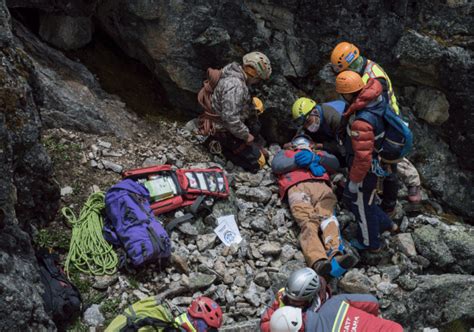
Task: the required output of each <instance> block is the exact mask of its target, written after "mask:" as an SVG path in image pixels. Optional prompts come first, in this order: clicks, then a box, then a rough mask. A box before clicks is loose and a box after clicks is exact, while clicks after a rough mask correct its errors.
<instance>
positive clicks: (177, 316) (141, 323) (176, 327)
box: [105, 296, 223, 332]
mask: <svg viewBox="0 0 474 332" xmlns="http://www.w3.org/2000/svg"><path fill="white" fill-rule="evenodd" d="M174 311H177V310H173V308H172V307H171V306H170V305H169V304H168V303H167V302H165V303H162V304H159V303H158V302H157V299H156V297H154V296H152V297H148V298H145V299H143V300H140V301H138V302H136V303H134V304H133V305H131V306H130V307H129V308H127V309H125V311H124V313H123V314H122V315H119V316H117V317H116V318H115V319H114V320H113V321H112V322H111V323H110V324H109V326H107V328H106V329H105V332H134V331H141V332H146V331H163V332H164V331H177V332H212V331H218V329H219V328H220V327H221V326H222V321H223V317H222V309H221V307H220V306H219V305H218V304H217V303H216V302H215V301H213V300H212V299H210V298H208V297H205V296H200V297H198V298H196V299H194V300H193V301H192V302H191V304H190V305H189V307H188V309H187V310H186V311H185V312H183V313H180V312H176V313H175V312H174Z"/></svg>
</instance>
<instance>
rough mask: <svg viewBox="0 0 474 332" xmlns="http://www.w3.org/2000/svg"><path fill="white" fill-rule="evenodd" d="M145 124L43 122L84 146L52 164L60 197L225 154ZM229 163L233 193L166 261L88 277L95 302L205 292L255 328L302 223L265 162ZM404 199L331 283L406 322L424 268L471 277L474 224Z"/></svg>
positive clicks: (176, 242) (194, 225)
mask: <svg viewBox="0 0 474 332" xmlns="http://www.w3.org/2000/svg"><path fill="white" fill-rule="evenodd" d="M144 126H147V127H146V128H148V131H144V132H143V133H142V134H141V135H140V137H137V138H134V139H129V140H118V139H116V138H114V137H100V136H95V135H89V134H83V133H77V132H71V131H65V130H49V131H47V132H46V136H45V137H46V138H48V139H53V140H58V141H59V140H61V139H63V143H64V144H65V145H68V144H72V143H73V142H74V144H80V146H81V148H82V149H81V150H82V151H86V153H85V156H86V159H87V160H86V161H85V162H83V163H78V164H75V165H74V168H73V169H72V168H71V165H70V163H69V164H68V163H61V164H59V163H56V165H55V167H56V173H57V177H58V179H59V181H60V184H61V185H62V186H65V185H66V184H68V183H69V184H70V183H75V187H77V190H78V192H76V191H74V192H73V193H72V194H70V195H68V196H64V197H63V201H64V204H65V205H69V206H72V207H73V208H74V209H76V210H78V209H79V208H80V207H81V205H82V204H83V203H84V201H85V198H86V197H87V195H88V194H90V193H91V192H92V190H93V187H94V186H95V188H96V189H97V186H98V187H100V189H102V190H107V189H108V188H109V187H110V186H111V185H113V184H114V183H116V182H117V181H118V180H119V179H120V176H119V175H118V174H117V173H118V172H120V170H122V169H130V168H137V167H142V166H149V165H153V164H160V163H163V162H168V163H172V164H175V165H180V166H182V167H194V166H198V167H202V166H204V167H205V166H210V165H216V164H219V163H222V164H221V166H223V167H226V162H225V161H223V159H222V157H220V156H212V155H209V154H208V153H207V152H206V151H205V150H204V149H203V148H202V147H201V146H200V145H199V144H197V143H196V141H195V140H194V138H193V137H192V136H186V137H183V136H182V135H181V133H182V132H181V130H180V129H179V126H178V125H177V124H167V123H163V122H161V123H159V124H158V125H157V124H152V123H147V124H146V125H145V124H144ZM156 126H158V127H159V130H157V128H156ZM157 133H159V139H158V137H156V135H157ZM277 150H278V149H277V148H276V147H275V146H272V147H271V148H270V151H277ZM53 158H54V155H53ZM100 165H102V166H103V167H100ZM111 165H114V166H111ZM226 169H227V168H226ZM227 170H228V177H229V180H230V186H231V190H232V194H231V196H230V197H229V199H228V200H226V201H217V202H215V204H214V205H213V207H212V209H211V211H209V212H203V213H202V214H200V215H199V217H198V218H197V219H196V220H192V221H191V222H187V223H184V224H182V225H180V226H179V227H178V228H177V229H175V231H174V232H172V234H171V240H172V245H173V248H174V252H173V256H172V258H171V260H170V262H169V263H168V265H161V266H160V265H158V264H152V265H150V266H148V267H147V268H145V269H143V270H140V271H135V272H126V271H120V272H118V273H117V275H115V276H112V277H95V278H91V279H92V281H93V288H94V289H96V290H98V291H99V292H100V293H101V294H103V295H105V296H104V298H105V299H107V300H102V302H99V303H95V304H98V305H102V306H103V304H104V301H110V300H111V299H116V300H117V301H116V303H117V304H116V306H117V308H116V312H120V311H121V310H122V309H124V308H125V307H126V306H127V305H129V304H131V303H133V302H134V301H136V300H138V299H141V298H144V297H146V296H150V295H157V296H158V297H159V298H160V299H163V300H169V301H170V302H171V303H172V304H173V305H176V306H178V307H181V308H183V309H184V308H185V307H186V306H187V305H188V304H189V303H190V301H191V299H192V297H193V296H198V295H207V296H210V297H212V298H213V299H215V300H216V301H217V302H218V303H220V304H221V305H222V308H223V310H224V313H225V326H226V328H225V329H224V330H225V331H237V327H239V328H240V326H241V325H240V324H244V325H245V326H242V327H241V328H242V331H245V330H246V329H247V330H248V331H254V330H255V329H256V327H255V326H256V325H255V324H256V323H257V322H258V320H256V319H257V318H258V317H259V316H260V314H261V312H262V311H263V310H264V309H265V307H266V305H267V304H268V303H269V301H270V300H271V299H272V296H273V294H274V292H275V291H277V290H278V289H279V288H281V287H283V286H284V284H285V281H286V279H287V278H288V276H289V274H290V273H291V272H292V271H294V270H295V269H297V268H300V267H304V266H305V262H304V258H303V255H302V253H301V250H300V248H299V244H298V239H297V236H298V227H297V226H296V225H295V224H294V222H293V221H292V218H291V214H290V211H289V210H288V206H287V204H286V203H284V202H283V203H282V202H280V200H279V199H278V197H277V191H278V187H277V183H276V179H275V178H274V176H273V175H272V174H271V169H270V168H269V167H268V166H267V167H266V168H265V169H263V170H261V171H260V172H258V173H257V174H249V173H246V172H243V171H242V170H241V169H240V168H239V167H235V166H232V169H231V170H229V169H227ZM401 195H402V196H403V195H406V191H404V190H401ZM405 198H406V197H400V202H401V205H400V211H401V212H400V214H401V216H400V217H399V220H398V222H399V223H400V224H402V227H403V233H400V234H397V235H395V236H390V234H388V233H387V234H384V237H383V241H384V243H385V245H386V249H385V250H384V251H383V252H382V253H380V254H366V253H364V254H362V255H361V256H360V263H359V264H358V265H357V266H356V268H354V269H352V270H350V271H349V272H348V273H347V274H346V275H345V276H344V277H343V278H341V279H340V280H339V281H332V282H331V285H333V287H334V289H335V291H336V292H357V293H372V294H374V295H376V296H377V297H378V298H379V299H380V300H381V305H382V308H383V314H384V315H385V316H386V317H387V318H392V319H397V320H398V321H399V322H401V323H402V324H403V323H404V322H405V321H410V319H409V316H410V314H411V308H410V307H409V306H408V305H406V303H405V302H404V301H407V300H406V299H407V298H411V297H410V296H412V295H411V294H416V293H417V292H420V291H421V290H420V287H421V286H420V285H425V284H426V279H424V278H425V275H426V277H427V276H428V275H430V274H440V273H443V272H451V273H452V272H454V271H455V273H460V274H459V275H458V277H459V278H464V279H462V280H465V281H469V282H471V283H472V278H470V277H469V276H468V275H467V274H468V273H472V266H474V264H472V262H473V260H474V249H473V244H474V241H473V240H474V235H473V234H474V231H473V228H472V227H470V226H467V225H465V224H461V223H459V222H457V221H454V222H453V221H452V220H451V221H450V224H449V225H448V224H447V223H445V221H446V219H445V218H446V217H442V216H439V215H436V214H433V213H432V212H430V213H428V212H427V211H432V209H429V208H426V209H425V210H424V212H422V213H413V212H411V213H410V214H408V213H406V212H405V211H404V210H403V208H402V207H403V206H404V205H406V203H407V202H406V201H405ZM429 207H430V206H429ZM341 208H342V207H338V212H337V214H338V218H339V222H340V223H341V226H342V227H343V228H344V231H343V234H344V236H345V237H346V238H347V237H348V236H351V234H353V232H354V230H355V227H356V225H355V224H354V222H353V221H354V219H353V216H352V215H351V214H350V213H348V212H347V211H345V210H342V209H341ZM227 214H234V215H235V218H236V221H237V222H238V225H239V229H240V233H241V236H242V238H243V240H242V242H241V243H240V244H238V245H236V244H234V245H232V246H230V247H226V246H224V245H223V244H222V243H221V242H220V240H219V239H218V238H217V236H216V234H215V233H214V232H213V229H214V227H216V225H217V223H216V220H217V218H218V217H220V216H223V215H227ZM180 215H182V212H181V211H178V212H175V213H169V214H168V215H164V216H161V219H162V220H163V222H167V221H169V220H171V219H173V218H174V217H176V216H180ZM59 219H60V218H59ZM58 221H59V220H58ZM463 274H464V275H463ZM438 281H439V283H440V284H441V285H438V284H437V286H436V287H437V288H436V291H437V292H439V293H442V292H443V289H442V283H443V282H446V283H450V282H451V281H449V278H443V275H440V276H439V280H438ZM426 287H427V286H426ZM433 287H434V286H433ZM448 289H452V287H448ZM446 291H448V290H446ZM465 292H467V293H468V294H471V295H473V296H471V298H467V296H463V298H466V301H467V302H466V303H465V304H464V305H465V306H467V307H469V306H470V307H471V308H472V307H473V305H474V303H473V301H474V300H473V299H474V294H473V288H472V287H470V288H467V289H465ZM457 294H458V293H456V292H455V293H454V294H453V295H449V296H453V297H455V296H457ZM440 296H444V295H440ZM445 296H448V294H445ZM427 301H428V300H427ZM428 302H429V301H428ZM400 306H404V308H405V309H404V311H403V310H402V311H400V310H398V309H397V308H399V307H400ZM417 310H418V309H417ZM420 310H421V309H420ZM461 313H462V310H461V311H459V313H458V312H457V311H456V310H452V311H451V312H450V314H451V316H450V317H444V316H442V315H440V316H437V318H436V319H434V320H433V319H432V320H424V319H423V318H421V319H420V321H419V322H418V323H413V322H411V324H412V325H411V326H414V327H418V328H422V327H424V325H423V324H425V322H429V324H431V325H430V326H439V325H442V324H444V323H447V322H449V321H451V320H455V319H457V318H461ZM104 315H105V318H106V319H107V321H110V319H112V318H113V315H112V314H111V313H108V312H104ZM471 315H472V313H471ZM84 319H86V318H85V317H84ZM426 324H428V323H426Z"/></svg>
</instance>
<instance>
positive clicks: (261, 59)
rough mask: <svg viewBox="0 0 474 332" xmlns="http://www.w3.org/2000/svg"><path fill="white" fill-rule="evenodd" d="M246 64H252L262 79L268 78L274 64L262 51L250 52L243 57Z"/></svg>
mask: <svg viewBox="0 0 474 332" xmlns="http://www.w3.org/2000/svg"><path fill="white" fill-rule="evenodd" d="M242 63H243V64H244V66H250V67H252V68H253V69H255V71H256V72H257V76H258V77H259V78H261V79H262V80H268V79H269V78H270V75H271V74H272V65H271V64H270V60H268V58H267V56H266V55H265V54H263V53H261V52H250V53H247V54H245V55H244V57H243V58H242Z"/></svg>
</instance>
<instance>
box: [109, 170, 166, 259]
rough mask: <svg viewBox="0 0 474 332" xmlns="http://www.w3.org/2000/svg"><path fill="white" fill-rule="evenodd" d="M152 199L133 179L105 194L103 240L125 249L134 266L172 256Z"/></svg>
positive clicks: (121, 183)
mask: <svg viewBox="0 0 474 332" xmlns="http://www.w3.org/2000/svg"><path fill="white" fill-rule="evenodd" d="M149 199H150V194H149V192H148V190H147V189H146V188H145V187H144V186H142V185H141V184H139V183H137V182H135V181H133V180H130V179H126V180H123V181H121V182H119V183H118V184H116V185H115V186H113V187H112V188H110V189H109V191H107V194H106V195H105V211H106V213H107V218H105V224H104V237H105V239H106V240H107V241H109V242H110V243H111V244H113V245H117V246H121V247H123V248H124V249H125V251H126V253H127V258H129V259H130V261H131V263H132V264H133V265H134V266H139V265H141V264H143V263H145V262H150V261H156V260H158V259H160V258H168V257H169V256H170V255H171V243H170V239H169V237H168V234H167V233H166V231H165V229H164V228H163V226H162V225H161V223H160V222H159V221H157V220H156V219H155V216H154V215H153V211H152V209H151V207H150V203H149Z"/></svg>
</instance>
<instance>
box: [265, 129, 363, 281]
mask: <svg viewBox="0 0 474 332" xmlns="http://www.w3.org/2000/svg"><path fill="white" fill-rule="evenodd" d="M286 146H289V147H288V148H287V149H285V150H281V151H280V152H279V153H278V154H277V155H276V156H275V158H274V159H273V161H272V170H273V172H274V173H275V174H277V175H278V185H279V188H280V198H281V199H284V198H285V197H288V203H289V205H290V209H291V213H292V215H293V217H294V218H295V220H296V222H297V223H298V225H299V226H300V228H301V233H300V236H299V240H300V244H301V248H302V250H303V254H304V256H305V260H306V264H307V265H308V266H310V267H311V268H313V269H314V270H315V271H316V272H317V273H318V274H319V275H322V276H325V277H327V276H328V275H332V276H334V277H338V276H340V275H342V274H343V273H344V272H345V271H346V270H347V269H348V268H351V267H352V266H354V265H355V264H356V263H357V259H356V258H355V257H354V256H352V255H350V254H345V252H344V246H343V244H342V242H341V237H340V232H339V223H338V221H337V218H336V216H335V215H334V209H335V207H336V203H337V199H336V196H335V194H334V193H333V191H332V188H331V185H330V179H329V174H328V173H327V171H326V170H328V171H330V170H332V171H335V170H336V169H338V168H339V162H338V161H337V158H336V157H335V156H333V155H331V154H329V153H327V152H324V151H319V152H317V153H314V152H313V151H312V147H313V146H314V142H313V141H311V139H310V138H309V137H308V136H306V135H300V136H296V137H295V138H294V139H293V140H292V144H290V145H286ZM320 234H322V236H321V237H320Z"/></svg>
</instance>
